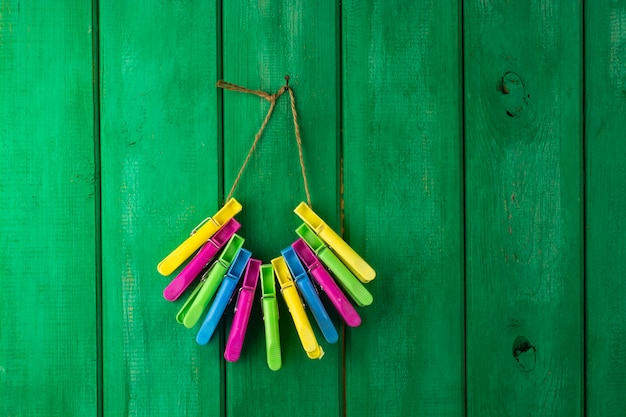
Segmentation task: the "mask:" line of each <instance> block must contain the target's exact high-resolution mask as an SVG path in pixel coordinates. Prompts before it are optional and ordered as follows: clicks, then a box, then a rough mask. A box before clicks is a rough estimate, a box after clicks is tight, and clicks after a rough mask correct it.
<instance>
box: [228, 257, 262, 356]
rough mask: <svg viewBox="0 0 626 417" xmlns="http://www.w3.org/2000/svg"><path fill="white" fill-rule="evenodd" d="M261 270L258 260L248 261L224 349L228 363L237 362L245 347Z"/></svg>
mask: <svg viewBox="0 0 626 417" xmlns="http://www.w3.org/2000/svg"><path fill="white" fill-rule="evenodd" d="M260 268H261V261H259V260H258V259H250V260H249V261H248V267H247V268H246V274H245V275H244V277H243V284H242V285H241V289H240V290H239V295H238V296H237V303H236V304H235V315H234V317H233V324H232V325H231V326H230V332H229V333H228V341H227V342H226V349H224V359H226V360H227V361H228V362H236V361H237V360H239V356H240V355H241V348H242V347H243V341H244V339H245V338H246V330H247V329H248V320H249V318H250V311H251V310H252V302H253V301H254V292H255V291H256V283H257V282H258V281H259V269H260ZM218 294H219V293H218Z"/></svg>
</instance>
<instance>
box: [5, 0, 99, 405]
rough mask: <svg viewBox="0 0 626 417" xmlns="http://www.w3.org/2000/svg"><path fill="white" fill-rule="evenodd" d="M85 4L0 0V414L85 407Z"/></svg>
mask: <svg viewBox="0 0 626 417" xmlns="http://www.w3.org/2000/svg"><path fill="white" fill-rule="evenodd" d="M91 63H92V49H91V4H90V2H82V3H81V4H78V3H76V2H73V1H59V2H54V3H53V2H19V1H5V2H2V4H1V5H0V68H2V69H1V70H0V74H1V75H0V91H2V96H3V100H2V102H1V103H0V117H1V119H2V127H0V149H1V151H0V199H1V201H2V204H1V205H0V244H1V245H2V248H4V252H5V253H4V256H2V258H1V259H0V294H2V297H0V316H1V317H2V325H1V326H0V398H1V399H0V415H3V416H18V415H20V416H22V415H28V416H50V415H58V416H61V415H62V416H90V415H91V416H95V415H96V396H97V390H96V355H97V353H96V309H95V304H94V303H95V299H96V296H95V286H96V278H95V274H94V271H95V262H94V253H95V247H94V242H95V241H96V237H95V235H94V233H95V232H94V230H95V229H94V219H95V214H94V135H93V133H94V113H93V112H94V110H93V85H92V67H91Z"/></svg>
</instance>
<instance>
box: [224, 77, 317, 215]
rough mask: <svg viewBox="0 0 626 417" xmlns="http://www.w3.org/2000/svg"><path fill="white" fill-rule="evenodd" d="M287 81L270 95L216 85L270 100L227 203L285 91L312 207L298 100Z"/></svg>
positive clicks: (244, 88)
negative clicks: (297, 109)
mask: <svg viewBox="0 0 626 417" xmlns="http://www.w3.org/2000/svg"><path fill="white" fill-rule="evenodd" d="M285 80H286V81H287V83H286V84H285V85H284V86H283V87H281V88H280V90H278V91H277V92H276V93H274V94H268V93H266V92H265V91H260V90H251V89H249V88H246V87H242V86H239V85H236V84H232V83H228V82H225V81H222V80H220V81H218V82H217V84H216V86H217V87H219V88H223V89H225V90H230V91H236V92H239V93H245V94H253V95H255V96H258V97H261V98H263V99H265V100H268V101H269V102H270V108H269V109H268V111H267V114H266V115H265V119H264V120H263V124H261V127H260V128H259V130H258V132H257V133H256V135H255V136H254V141H253V142H252V146H250V150H248V155H246V159H245V160H244V161H243V164H242V165H241V168H239V172H238V173H237V176H236V177H235V181H234V182H233V185H232V187H231V188H230V191H229V192H228V196H227V197H226V201H228V200H230V199H231V198H232V196H233V194H234V193H235V190H236V189H237V185H239V181H240V180H241V176H242V175H243V172H244V171H245V169H246V167H247V166H248V162H250V158H251V157H252V154H253V153H254V151H255V150H256V147H257V145H258V143H259V140H260V139H261V136H262V135H263V132H264V131H265V128H266V127H267V124H268V123H269V121H270V118H271V117H272V113H273V112H274V108H275V107H276V100H278V98H279V97H280V96H282V95H283V94H284V93H285V91H289V98H290V100H291V113H292V116H293V125H294V134H295V137H296V143H297V145H298V156H299V159H300V169H301V171H302V180H303V182H304V192H305V193H306V200H307V203H308V204H309V207H311V195H310V193H309V182H308V180H307V176H306V168H305V167H304V157H303V154H302V138H301V137H300V125H299V124H298V112H297V111H296V98H295V95H294V93H293V90H292V89H291V87H289V76H288V75H287V76H285Z"/></svg>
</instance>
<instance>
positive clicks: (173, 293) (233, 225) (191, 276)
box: [163, 219, 241, 301]
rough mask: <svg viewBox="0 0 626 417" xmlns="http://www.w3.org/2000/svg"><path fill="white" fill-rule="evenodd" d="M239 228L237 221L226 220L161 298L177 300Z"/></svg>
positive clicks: (166, 288)
mask: <svg viewBox="0 0 626 417" xmlns="http://www.w3.org/2000/svg"><path fill="white" fill-rule="evenodd" d="M240 227H241V224H239V222H238V221H237V220H235V219H230V220H228V222H226V224H225V225H224V226H222V228H221V229H219V230H218V231H217V233H215V235H214V236H213V237H211V238H210V239H209V240H208V241H207V242H206V243H205V244H204V246H203V247H202V248H201V249H200V250H199V251H198V253H197V254H196V256H194V257H193V259H192V260H191V261H189V263H188V264H187V265H186V266H185V267H184V268H183V270H182V271H180V273H179V274H178V275H177V276H176V278H174V279H173V280H172V282H170V283H169V285H168V286H167V287H165V290H164V291H163V297H164V298H165V299H166V300H168V301H175V300H177V299H178V297H180V296H181V295H182V293H183V292H184V291H185V290H186V289H187V287H189V285H190V284H191V283H192V282H193V280H195V279H196V277H197V276H198V275H199V274H200V272H202V270H203V269H204V268H205V267H206V266H207V265H208V264H209V262H210V261H211V259H213V257H214V256H215V255H217V253H218V252H219V250H220V249H221V248H222V246H224V244H225V243H226V242H227V241H228V240H229V239H230V238H231V237H232V236H233V235H234V234H235V232H237V230H239V228H240Z"/></svg>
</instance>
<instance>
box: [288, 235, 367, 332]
mask: <svg viewBox="0 0 626 417" xmlns="http://www.w3.org/2000/svg"><path fill="white" fill-rule="evenodd" d="M291 247H292V248H293V250H294V251H295V252H296V253H297V254H298V257H299V258H300V259H301V260H302V263H303V264H304V266H305V267H306V269H307V270H308V271H309V273H310V274H311V276H312V277H313V279H314V280H315V281H316V282H317V283H318V284H319V285H320V287H322V290H323V291H324V292H325V293H326V294H327V295H328V298H330V301H331V302H332V303H333V305H334V306H335V308H336V309H337V311H338V312H339V314H340V315H341V317H343V319H344V321H345V322H346V324H347V325H348V326H350V327H357V326H358V325H359V324H361V316H359V313H357V312H356V310H355V309H354V307H353V306H352V304H350V301H348V298H346V296H345V295H344V293H343V292H342V291H341V289H340V288H339V287H338V286H337V283H335V280H333V278H332V277H331V276H330V274H329V273H328V271H327V270H326V269H325V268H324V267H323V266H322V264H321V263H320V261H319V259H318V258H317V256H315V253H313V251H312V250H311V248H309V246H308V245H307V244H306V243H305V242H304V240H302V239H298V240H296V241H295V242H294V243H293V244H292V245H291Z"/></svg>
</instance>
